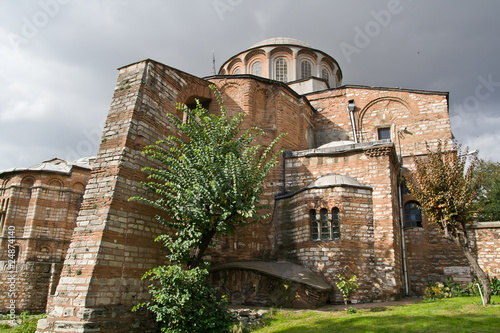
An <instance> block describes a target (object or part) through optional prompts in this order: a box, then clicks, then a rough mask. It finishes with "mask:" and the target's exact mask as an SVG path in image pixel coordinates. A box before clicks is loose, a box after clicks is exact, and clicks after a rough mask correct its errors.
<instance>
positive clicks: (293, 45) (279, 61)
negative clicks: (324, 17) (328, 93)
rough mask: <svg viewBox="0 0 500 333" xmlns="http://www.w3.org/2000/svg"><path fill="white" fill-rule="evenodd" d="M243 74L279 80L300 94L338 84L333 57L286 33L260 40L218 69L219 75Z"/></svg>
mask: <svg viewBox="0 0 500 333" xmlns="http://www.w3.org/2000/svg"><path fill="white" fill-rule="evenodd" d="M246 74H250V75H254V76H260V77H263V78H266V79H271V80H276V81H281V82H283V83H286V84H287V85H288V86H289V87H290V88H291V89H293V90H295V92H297V93H298V94H300V95H303V94H307V93H310V92H313V91H320V90H326V89H330V88H336V87H339V86H341V85H342V72H341V70H340V67H339V64H338V63H337V61H336V60H335V59H333V58H332V57H331V56H329V55H328V54H326V53H325V52H323V51H320V50H317V49H314V48H312V47H311V46H310V45H309V44H307V43H304V42H303V41H300V40H298V39H295V38H289V37H273V38H269V39H265V40H263V41H260V42H258V43H257V44H254V45H252V46H251V47H250V48H248V49H246V50H245V51H243V52H240V53H238V54H236V55H234V56H232V57H231V58H229V59H228V60H226V62H225V63H224V64H223V65H222V67H221V68H220V70H219V75H246Z"/></svg>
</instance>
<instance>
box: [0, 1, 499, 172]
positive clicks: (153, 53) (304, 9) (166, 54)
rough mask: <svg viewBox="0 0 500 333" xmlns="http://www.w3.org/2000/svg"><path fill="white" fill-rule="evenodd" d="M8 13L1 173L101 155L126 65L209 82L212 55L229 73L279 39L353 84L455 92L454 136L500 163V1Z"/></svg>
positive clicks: (55, 7) (46, 8)
mask: <svg viewBox="0 0 500 333" xmlns="http://www.w3.org/2000/svg"><path fill="white" fill-rule="evenodd" d="M0 7H1V8H0V22H1V23H0V42H1V43H2V44H1V48H0V60H1V62H2V65H1V67H0V84H1V86H2V90H1V91H0V156H2V158H1V159H0V169H5V168H10V167H18V166H19V167H20V166H28V165H30V164H36V163H39V162H40V161H42V160H46V159H50V158H52V157H55V156H59V157H63V158H73V157H74V158H76V157H78V156H76V155H78V154H80V155H85V154H87V153H95V151H97V146H98V144H99V131H100V130H101V128H102V121H103V119H105V117H106V114H107V112H108V108H109V104H110V102H111V97H112V94H113V90H114V87H115V82H116V75H117V72H116V68H118V67H120V66H123V65H127V64H129V63H132V62H135V61H139V60H142V59H145V58H152V59H154V60H157V61H160V62H162V63H165V64H167V65H169V66H173V67H176V68H179V69H181V70H183V71H186V72H188V73H191V74H194V75H197V76H207V75H209V74H210V71H211V67H212V50H214V49H215V54H216V63H217V66H220V65H221V64H222V63H223V62H224V61H225V60H226V59H227V58H229V57H231V56H232V55H234V54H236V53H238V52H240V51H242V50H244V49H246V48H248V47H250V46H251V45H253V44H254V43H257V42H258V41H260V40H263V39H267V38H270V37H277V36H286V37H292V38H297V39H300V40H303V41H305V42H306V43H308V44H310V45H311V46H312V47H314V48H317V49H320V50H323V51H325V52H326V53H328V54H330V55H332V56H333V57H335V58H336V59H337V61H338V62H339V64H340V66H341V68H342V71H343V74H344V84H365V85H374V86H388V87H403V88H414V89H427V90H439V91H449V92H450V117H451V123H452V130H453V133H454V134H455V136H456V137H457V138H458V139H459V140H460V141H461V142H462V143H464V144H466V145H469V146H471V148H472V149H480V151H481V156H482V157H488V158H492V159H494V160H497V161H498V160H500V152H499V151H498V149H496V148H495V147H496V142H498V139H500V137H499V135H498V130H497V128H498V125H500V118H499V115H498V111H497V110H499V109H500V66H498V65H499V64H498V59H499V58H500V57H499V55H500V42H499V37H498V36H497V35H498V31H500V20H498V19H497V17H498V15H499V14H500V2H498V1H455V0H447V1H411V0H400V1H394V0H392V1H391V0H390V1H330V0H312V1H298V0H291V1H286V0H273V1H255V0H252V1H250V0H198V1H173V0H171V1H160V0H157V1H153V0H149V1H96V0H95V1H71V2H69V1H66V0H64V1H63V0H36V1H16V2H14V1H12V2H7V1H3V2H2V4H1V5H0ZM217 69H218V68H217ZM478 87H479V88H478ZM92 150H93V151H92Z"/></svg>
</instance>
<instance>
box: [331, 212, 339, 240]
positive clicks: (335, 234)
mask: <svg viewBox="0 0 500 333" xmlns="http://www.w3.org/2000/svg"><path fill="white" fill-rule="evenodd" d="M336 238H340V218H339V209H338V208H333V209H332V239H336Z"/></svg>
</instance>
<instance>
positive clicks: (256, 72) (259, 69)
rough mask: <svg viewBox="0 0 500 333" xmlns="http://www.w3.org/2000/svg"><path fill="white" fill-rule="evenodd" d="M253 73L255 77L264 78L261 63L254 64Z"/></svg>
mask: <svg viewBox="0 0 500 333" xmlns="http://www.w3.org/2000/svg"><path fill="white" fill-rule="evenodd" d="M251 71H252V74H253V75H257V76H262V64H261V63H260V62H259V61H256V62H254V63H253V64H252V69H251Z"/></svg>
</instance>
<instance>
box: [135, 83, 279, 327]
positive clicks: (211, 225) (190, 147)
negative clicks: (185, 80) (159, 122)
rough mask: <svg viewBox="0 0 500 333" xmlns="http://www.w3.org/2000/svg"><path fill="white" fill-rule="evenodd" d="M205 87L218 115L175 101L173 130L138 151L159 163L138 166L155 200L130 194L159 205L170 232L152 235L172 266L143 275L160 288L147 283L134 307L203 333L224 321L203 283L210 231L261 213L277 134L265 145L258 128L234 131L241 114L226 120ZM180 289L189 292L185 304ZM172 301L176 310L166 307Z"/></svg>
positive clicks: (229, 228) (230, 228) (228, 229)
mask: <svg viewBox="0 0 500 333" xmlns="http://www.w3.org/2000/svg"><path fill="white" fill-rule="evenodd" d="M211 88H212V90H213V91H214V93H215V95H216V97H217V100H218V102H219V105H220V110H219V111H220V115H215V114H210V113H209V112H208V110H207V109H205V108H203V107H202V105H201V104H200V103H199V102H198V101H197V104H196V107H195V108H194V109H189V108H188V107H186V106H185V105H178V106H177V109H178V110H181V111H182V112H183V114H184V117H183V119H180V118H178V117H176V116H175V115H173V114H168V119H169V122H170V124H171V125H172V126H173V127H174V128H175V129H176V130H177V134H176V135H170V136H168V137H167V138H166V139H165V140H161V141H158V142H156V144H155V145H150V146H147V147H146V148H145V150H144V152H143V153H144V154H145V155H147V156H149V157H151V158H153V159H154V160H157V161H158V162H160V164H161V167H160V168H153V167H146V168H144V169H143V170H144V171H145V172H147V173H148V174H149V175H148V181H147V182H143V183H142V185H144V186H145V187H146V188H147V189H148V190H149V191H151V192H152V193H154V194H155V198H156V199H151V198H147V197H134V198H131V199H133V200H140V201H143V202H146V203H148V204H150V205H152V206H154V207H156V208H158V209H160V210H162V211H163V212H164V216H157V220H158V221H159V222H160V223H161V224H164V225H166V226H168V227H170V228H171V230H172V231H173V232H172V233H167V234H163V235H160V236H159V237H157V238H156V240H157V241H159V242H162V243H163V245H164V247H165V249H166V250H167V258H168V259H169V261H170V263H171V264H172V265H171V266H162V267H158V268H155V269H153V270H151V271H149V272H148V273H147V274H146V275H145V276H144V278H149V279H150V280H156V281H157V283H159V284H160V287H155V286H154V285H152V286H150V288H151V289H150V291H151V293H152V294H153V299H152V302H149V303H144V304H142V305H140V306H146V307H148V308H149V309H150V310H152V311H153V312H154V313H155V314H156V317H157V319H158V320H159V321H161V322H162V323H164V325H165V326H164V328H163V329H164V331H165V332H181V331H182V327H183V325H188V324H189V325H191V326H189V327H190V329H189V330H187V331H189V332H206V331H207V330H208V328H210V327H211V328H210V329H209V330H208V331H210V332H225V331H226V330H225V328H221V327H220V325H219V326H217V325H218V324H217V323H219V324H220V323H221V322H224V323H225V325H222V327H226V328H227V324H228V322H227V321H225V319H227V316H225V315H224V313H227V310H225V308H224V304H225V303H224V302H223V301H220V302H219V303H217V304H218V307H215V308H214V307H213V306H212V305H211V304H212V303H214V298H213V297H214V296H213V290H212V289H210V288H208V287H207V288H208V289H206V288H205V289H204V288H202V285H206V284H207V283H208V281H207V279H206V273H205V271H204V269H205V266H206V263H204V262H203V260H202V258H203V255H204V254H205V252H206V250H207V249H208V248H209V246H210V245H211V244H212V243H213V241H214V237H215V236H216V235H230V234H234V233H235V231H236V229H237V228H238V227H240V226H244V225H248V224H250V223H254V222H255V221H258V220H260V219H263V218H265V217H267V216H268V215H266V214H261V211H262V210H261V209H263V208H265V207H264V206H262V205H260V204H259V198H260V196H261V194H262V191H263V182H264V180H265V178H266V176H267V175H268V173H269V172H270V171H271V169H272V168H273V167H274V166H275V165H276V164H277V163H278V156H279V154H280V152H278V153H274V152H273V150H274V146H275V145H276V143H277V141H278V140H279V139H280V138H281V136H282V135H280V136H278V137H277V138H276V139H274V140H273V141H272V142H271V143H270V144H269V145H268V146H266V147H264V146H261V145H258V144H256V140H257V138H258V137H260V136H262V135H265V133H264V132H263V131H262V130H260V129H258V128H256V127H252V128H249V129H248V130H246V131H241V130H240V125H241V124H242V122H243V119H244V114H242V113H240V114H237V115H236V116H234V117H229V116H228V114H227V112H226V109H225V107H224V105H223V103H222V98H221V96H220V93H219V92H218V91H217V90H216V88H215V87H214V86H212V87H211ZM186 281H189V282H186ZM192 286H198V287H196V288H193V287H192ZM186 294H190V295H192V297H191V298H190V299H192V300H191V301H190V300H188V299H186V298H185V297H184V295H186ZM195 300H198V301H199V302H198V303H195V302H196V301H195ZM173 305H175V306H176V309H177V310H176V311H172V310H171V309H170V307H171V306H173ZM200 308H203V309H207V310H206V311H205V310H204V311H203V313H204V314H205V315H206V314H208V317H206V316H205V315H202V314H201V313H199V312H196V311H193V310H195V309H200ZM217 309H218V310H217ZM219 310H220V311H221V313H218V312H217V311H219ZM207 318H212V319H211V320H212V321H210V320H209V321H207V320H206V319H207ZM215 322H217V323H215ZM194 323H195V325H194V326H193V324H194ZM185 327H188V326H185ZM215 327H219V328H220V330H219V329H216V328H215Z"/></svg>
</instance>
